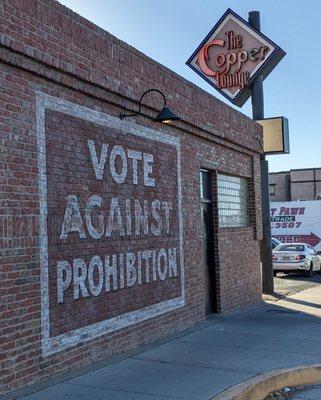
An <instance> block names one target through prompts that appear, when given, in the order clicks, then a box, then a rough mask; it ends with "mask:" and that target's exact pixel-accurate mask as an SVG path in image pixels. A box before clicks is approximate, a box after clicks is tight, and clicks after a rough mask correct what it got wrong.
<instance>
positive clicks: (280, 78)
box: [60, 0, 321, 171]
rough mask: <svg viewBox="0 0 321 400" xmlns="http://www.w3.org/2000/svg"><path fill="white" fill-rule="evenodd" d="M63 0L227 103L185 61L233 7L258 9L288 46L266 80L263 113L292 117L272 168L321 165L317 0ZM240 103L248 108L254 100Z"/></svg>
mask: <svg viewBox="0 0 321 400" xmlns="http://www.w3.org/2000/svg"><path fill="white" fill-rule="evenodd" d="M60 2H61V3H62V4H64V5H66V6H67V7H70V8H71V9H73V10H74V11H76V12H77V13H79V14H81V15H83V16H84V17H86V18H87V19H89V20H91V21H93V22H94V23H95V24H97V25H99V26H100V27H102V28H104V29H105V30H107V31H108V32H110V33H111V34H113V35H114V36H116V37H118V38H119V39H121V40H124V41H125V42H127V43H129V44H130V45H132V46H134V47H136V48H137V49H139V50H140V51H142V52H143V53H145V54H147V55H148V56H150V57H152V58H153V59H154V60H156V61H158V62H160V63H161V64H164V65H166V66H167V67H168V68H170V69H172V70H173V71H175V72H177V73H178V74H180V75H182V76H183V77H184V78H186V79H188V80H190V81H192V82H194V83H195V84H196V85H198V86H200V87H201V88H203V89H205V90H206V91H208V92H209V93H211V94H213V95H214V96H216V97H218V98H220V99H221V100H223V101H224V102H226V103H228V104H230V103H229V102H228V100H225V98H223V97H222V96H221V95H220V94H219V93H218V92H217V91H216V90H215V89H213V88H212V87H211V86H210V85H209V84H207V83H206V82H205V81H203V80H202V79H201V78H200V77H199V76H198V75H197V74H196V73H195V72H193V71H192V70H191V69H189V68H188V67H187V66H186V65H185V62H186V60H187V58H188V57H189V56H190V55H191V53H192V52H193V51H194V50H195V48H196V47H197V46H198V45H199V43H200V42H201V40H202V39H203V38H204V37H205V36H206V34H207V33H208V32H209V31H210V30H211V28H212V27H213V26H214V24H215V23H216V22H217V20H218V19H219V18H220V17H221V16H222V14H223V13H224V12H225V11H226V9H227V8H228V7H230V8H232V9H233V10H234V11H235V12H237V13H238V14H239V15H240V16H241V17H243V18H244V19H247V15H248V12H249V11H252V10H258V11H261V30H262V32H263V33H264V34H265V35H266V36H268V37H269V38H270V39H272V40H273V41H275V42H276V43H277V44H278V45H280V46H281V47H282V48H283V49H284V50H285V51H286V52H287V55H286V56H285V58H284V59H283V60H282V61H281V63H280V64H279V65H278V66H277V68H276V69H275V70H274V71H273V72H272V73H271V75H270V76H269V77H268V78H267V79H266V80H265V82H264V99H265V117H273V116H280V115H283V116H285V117H287V118H288V119H289V124H290V146H291V154H290V155H280V156H270V157H269V164H270V171H279V170H288V169H291V168H292V169H293V168H310V167H321V126H320V121H321V118H320V117H321V101H320V94H321V68H320V67H321V22H320V13H321V1H320V0H309V1H305V2H302V1H299V0H260V1H259V0H231V1H224V0H201V1H200V0H199V1H191V0H185V1H183V0H162V1H156V0H91V1H88V0H60ZM235 108H237V109H239V108H238V107H235ZM240 110H241V111H242V112H243V113H244V114H247V115H248V116H251V105H250V100H248V101H247V103H246V104H245V105H244V106H243V107H242V108H241V109H240Z"/></svg>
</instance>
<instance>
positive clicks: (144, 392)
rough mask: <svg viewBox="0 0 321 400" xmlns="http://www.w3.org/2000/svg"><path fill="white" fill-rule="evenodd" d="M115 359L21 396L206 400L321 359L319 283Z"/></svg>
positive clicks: (30, 398) (70, 399)
mask: <svg viewBox="0 0 321 400" xmlns="http://www.w3.org/2000/svg"><path fill="white" fill-rule="evenodd" d="M122 357H123V359H122V360H120V361H119V360H118V361H115V362H114V363H110V361H109V365H106V364H105V366H101V367H100V368H98V369H95V370H92V371H90V372H87V373H85V374H82V375H81V376H78V377H70V379H68V380H65V381H64V382H62V383H56V384H55V385H53V386H51V387H48V388H46V389H43V390H41V391H38V392H36V393H33V394H31V395H28V396H25V397H22V399H23V400H40V399H41V400H57V399H59V400H62V399H68V400H76V399H83V400H109V399H110V400H123V399H126V400H128V399H130V400H138V399H139V400H151V399H154V400H165V399H167V400H174V399H175V400H178V399H181V400H182V399H186V400H188V399H190V400H192V399H193V400H195V399H199V400H208V399H210V398H211V397H213V396H214V395H216V394H218V393H220V392H221V391H223V390H225V389H227V388H229V387H230V386H232V385H234V384H237V383H239V382H241V381H243V380H246V379H248V378H250V377H253V376H255V375H257V374H260V373H263V372H267V371H271V370H273V369H276V368H283V367H292V366H298V365H302V364H312V363H313V364H314V363H320V362H321V285H320V286H318V287H314V288H312V289H308V290H305V291H303V292H300V293H297V294H295V295H293V296H290V297H288V298H285V299H281V300H277V299H275V298H270V301H268V302H265V303H264V304H262V305H261V306H259V307H258V308H256V309H255V310H252V311H248V312H246V313H239V314H230V315H227V316H219V315H217V316H212V317H210V318H209V319H208V320H207V321H206V322H205V323H203V324H201V325H199V326H197V327H195V328H194V329H191V330H189V331H186V332H184V333H183V334H179V335H176V336H175V337H172V338H170V339H167V341H165V342H163V343H161V344H158V345H152V346H149V347H148V348H145V349H144V351H141V352H139V351H136V352H132V353H130V354H127V355H125V357H127V358H124V356H122ZM107 362H108V361H107Z"/></svg>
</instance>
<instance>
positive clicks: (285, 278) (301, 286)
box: [274, 272, 321, 296]
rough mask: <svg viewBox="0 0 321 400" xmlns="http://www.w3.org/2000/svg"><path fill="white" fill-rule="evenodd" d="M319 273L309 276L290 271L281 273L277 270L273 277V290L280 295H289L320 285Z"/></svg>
mask: <svg viewBox="0 0 321 400" xmlns="http://www.w3.org/2000/svg"><path fill="white" fill-rule="evenodd" d="M320 283H321V274H315V275H314V276H313V277H312V278H309V277H308V276H307V275H306V274H303V273H295V272H291V273H290V274H283V273H282V272H279V273H278V274H277V276H276V277H275V278H274V291H275V293H277V294H279V295H282V296H289V295H292V294H295V293H299V292H301V291H302V290H305V289H309V288H313V287H315V286H318V285H320Z"/></svg>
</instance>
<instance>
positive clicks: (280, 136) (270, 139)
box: [256, 117, 290, 155]
mask: <svg viewBox="0 0 321 400" xmlns="http://www.w3.org/2000/svg"><path fill="white" fill-rule="evenodd" d="M256 122H258V123H259V124H260V125H262V126H263V149H264V153H265V154H267V155H272V154H289V153H290V140H289V121H288V119H287V118H285V117H274V118H264V119H260V120H256Z"/></svg>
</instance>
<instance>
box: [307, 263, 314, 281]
mask: <svg viewBox="0 0 321 400" xmlns="http://www.w3.org/2000/svg"><path fill="white" fill-rule="evenodd" d="M313 275H314V271H313V263H312V262H311V265H310V269H309V271H308V276H310V277H312V276H313Z"/></svg>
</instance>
